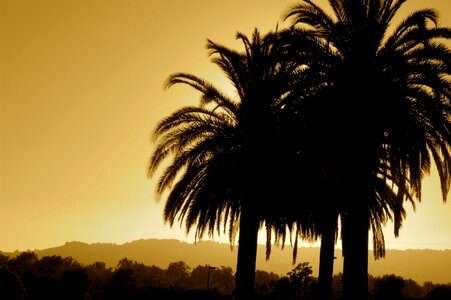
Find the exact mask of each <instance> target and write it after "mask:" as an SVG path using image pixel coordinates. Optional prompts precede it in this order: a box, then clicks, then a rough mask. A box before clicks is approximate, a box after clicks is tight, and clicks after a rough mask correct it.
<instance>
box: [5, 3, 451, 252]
mask: <svg viewBox="0 0 451 300" xmlns="http://www.w3.org/2000/svg"><path fill="white" fill-rule="evenodd" d="M410 2H412V3H413V2H414V3H415V4H410V3H409V6H406V7H408V8H409V9H415V8H420V7H433V8H437V9H438V11H439V12H440V15H441V21H442V24H441V25H442V26H451V21H450V19H451V15H450V13H449V11H450V9H451V4H449V3H448V2H449V1H442V0H441V1H440V0H436V1H426V0H422V1H416V0H414V1H410ZM318 3H319V4H320V5H323V4H324V3H325V1H318ZM293 4H295V2H294V1H287V0H283V1H280V0H277V1H275V0H263V1H262V0H246V1H238V0H233V1H204V0H194V1H183V0H171V1H162V0H161V1H147V0H146V1H145V0H133V1H131V0H108V1H107V0H99V1H88V0H67V1H59V0H39V1H38V0H31V1H25V0H18V1H2V2H1V3H0V122H1V126H0V160H1V168H0V179H1V180H0V204H1V210H0V228H2V235H1V236H0V250H2V251H14V250H16V249H18V250H26V249H42V248H46V247H53V246H57V245H60V244H63V243H65V242H66V241H74V240H78V241H83V242H88V243H94V242H112V243H124V242H128V241H132V240H136V239H142V238H177V239H181V240H185V241H189V242H193V241H194V238H193V236H192V235H186V234H185V231H184V229H183V228H182V229H180V228H179V227H178V224H176V225H175V226H174V228H170V227H169V226H168V225H166V224H164V223H163V221H162V207H163V203H162V202H157V201H155V195H154V191H153V188H154V181H151V180H149V179H148V178H147V176H146V168H147V164H148V160H149V157H150V154H151V151H152V142H151V140H150V134H151V131H152V129H153V128H154V127H155V125H156V124H157V122H158V121H160V120H161V119H162V118H163V117H164V116H167V115H168V114H170V113H171V112H173V111H174V110H175V109H177V108H179V107H181V106H184V105H187V104H190V103H192V104H195V103H196V100H197V98H196V97H197V95H196V94H194V93H192V92H191V91H190V90H189V89H186V88H182V87H180V88H179V87H178V88H173V89H171V90H169V91H165V90H163V83H164V81H165V80H166V78H167V77H168V76H169V75H170V74H171V73H174V72H189V73H193V74H196V75H198V76H200V77H203V78H206V79H209V80H211V81H212V82H214V83H216V84H217V85H219V86H223V87H224V88H225V89H226V90H228V88H227V85H226V84H222V83H221V82H224V79H223V78H222V77H221V73H220V72H219V70H217V68H216V67H215V66H214V65H213V64H211V63H210V62H209V58H208V57H207V51H206V49H205V43H206V40H207V39H212V40H213V41H215V42H218V43H221V44H224V45H227V46H229V47H235V46H237V47H238V46H239V43H238V42H237V41H236V40H235V34H236V32H237V31H241V32H243V33H246V34H249V33H251V32H252V30H253V29H254V28H255V27H257V28H258V29H260V31H261V32H265V31H268V30H274V29H275V28H276V26H277V24H279V26H280V27H282V26H283V24H284V23H283V21H282V20H281V19H280V17H281V16H282V14H283V12H285V11H286V9H287V8H288V7H289V6H291V5H293ZM389 227H390V226H388V228H387V231H386V238H387V248H396V249H404V248H434V249H445V248H451V235H450V234H449V230H450V229H451V202H448V203H447V204H443V203H442V201H441V196H440V189H439V185H438V183H437V179H436V175H434V174H433V176H431V177H430V178H427V179H426V180H425V188H424V193H423V202H422V203H421V204H419V205H418V207H417V212H415V213H413V212H410V213H409V214H408V216H407V221H406V222H405V225H404V227H403V228H402V229H401V234H400V235H401V236H400V238H398V239H394V237H393V235H392V234H391V231H390V230H391V229H390V228H389ZM216 240H218V241H223V242H227V241H228V239H227V237H221V238H218V237H216Z"/></svg>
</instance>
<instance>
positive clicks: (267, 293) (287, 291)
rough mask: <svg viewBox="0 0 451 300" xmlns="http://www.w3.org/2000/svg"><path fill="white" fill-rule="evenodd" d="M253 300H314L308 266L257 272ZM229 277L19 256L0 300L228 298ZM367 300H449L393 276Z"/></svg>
mask: <svg viewBox="0 0 451 300" xmlns="http://www.w3.org/2000/svg"><path fill="white" fill-rule="evenodd" d="M255 276H256V277H255V281H256V284H255V293H256V299H261V300H282V299H283V300H294V299H296V300H303V299H314V298H315V292H316V291H315V289H316V283H317V280H316V278H315V277H313V276H312V268H311V267H310V266H309V263H306V262H303V263H299V264H298V265H297V266H296V267H295V268H294V269H293V270H292V271H290V272H288V273H287V274H286V275H285V276H280V275H278V274H275V273H272V272H271V273H268V272H266V271H261V270H257V272H256V275H255ZM341 282H342V275H341V274H338V275H335V276H334V280H333V299H337V300H338V299H341ZM233 283H234V273H233V270H232V269H231V268H230V267H226V266H215V267H213V266H208V265H205V266H201V265H199V266H197V267H195V268H193V269H191V268H190V267H189V266H188V265H187V264H186V263H185V262H183V261H178V262H173V263H171V264H169V266H168V267H167V268H166V269H163V268H160V267H158V266H155V265H153V266H147V265H144V264H142V263H139V262H136V261H132V260H130V259H128V258H123V259H122V260H120V261H119V262H118V264H117V266H116V267H115V268H111V267H107V266H106V264H105V263H103V262H95V263H92V264H89V265H82V264H80V263H78V262H77V261H76V260H74V259H73V258H71V257H61V256H56V255H53V256H44V257H42V258H38V256H37V255H36V254H35V253H34V252H22V253H20V254H19V255H18V256H16V257H13V258H10V257H8V256H4V255H1V254H0V299H5V300H8V299H24V300H34V299H46V300H52V299H58V300H61V299H67V300H76V299H77V300H78V299H83V300H87V299H89V300H94V299H96V300H97V299H99V300H103V299H108V300H115V299H127V300H129V299H158V300H159V299H169V300H171V299H174V300H176V299H198V300H202V299H205V300H207V299H212V300H213V299H218V300H219V299H224V300H226V299H227V300H231V299H233V297H232V294H233V289H234V284H233ZM369 287H370V298H369V299H371V300H379V299H383V300H391V299H393V300H394V299H396V300H400V299H401V300H402V299H404V300H408V299H424V300H426V299H428V300H429V299H430V300H433V299H434V300H436V299H446V300H449V299H451V285H442V284H434V283H432V282H426V283H424V284H423V285H419V284H418V283H416V282H415V281H413V280H411V279H404V278H402V277H400V276H396V275H385V276H382V277H373V276H370V277H369Z"/></svg>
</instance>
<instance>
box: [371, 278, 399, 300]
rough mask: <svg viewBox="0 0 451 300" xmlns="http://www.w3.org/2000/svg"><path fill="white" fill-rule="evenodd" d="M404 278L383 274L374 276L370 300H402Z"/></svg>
mask: <svg viewBox="0 0 451 300" xmlns="http://www.w3.org/2000/svg"><path fill="white" fill-rule="evenodd" d="M403 288H404V279H403V278H402V277H400V276H396V275H394V274H392V275H385V276H382V277H381V278H376V280H375V282H374V289H373V291H372V295H371V296H372V297H371V299H372V300H403V299H405V297H404V296H403V294H402V289H403Z"/></svg>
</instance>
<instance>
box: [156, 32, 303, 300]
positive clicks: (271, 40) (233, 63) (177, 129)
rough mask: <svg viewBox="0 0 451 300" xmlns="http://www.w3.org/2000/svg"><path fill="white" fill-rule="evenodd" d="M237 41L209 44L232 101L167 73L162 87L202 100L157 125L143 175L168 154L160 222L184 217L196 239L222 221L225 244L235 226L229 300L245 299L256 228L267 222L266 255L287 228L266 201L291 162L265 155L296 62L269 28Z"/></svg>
mask: <svg viewBox="0 0 451 300" xmlns="http://www.w3.org/2000/svg"><path fill="white" fill-rule="evenodd" d="M237 39H239V40H241V41H242V42H243V46H244V52H237V51H234V50H231V49H228V48H227V47H224V46H222V45H219V44H216V43H214V42H212V41H208V43H207V49H208V50H209V51H210V56H211V57H212V62H213V63H215V64H216V65H218V66H219V67H220V68H221V70H222V71H223V72H224V73H225V75H226V76H227V78H228V79H229V80H230V82H231V83H232V85H233V87H234V88H235V91H236V94H237V95H236V97H237V99H233V98H230V96H229V95H226V94H224V93H222V92H221V91H219V90H218V89H217V88H215V87H214V86H213V85H212V84H211V83H209V82H207V81H205V80H203V79H201V78H198V77H196V76H194V75H192V74H187V73H176V74H174V75H172V76H170V77H169V79H168V81H167V83H166V87H170V86H172V85H174V84H178V83H183V84H187V85H189V86H191V87H192V88H194V89H196V90H197V91H199V92H200V94H201V95H200V104H199V106H198V107H184V108H181V109H180V110H178V111H176V112H174V113H173V114H172V115H170V116H169V117H166V118H165V119H163V120H162V121H161V122H160V123H159V124H158V125H157V127H156V129H155V130H154V136H155V138H156V140H155V142H156V144H157V145H156V149H155V151H154V153H153V155H152V157H151V161H150V166H149V176H152V175H154V173H155V171H156V170H157V168H158V167H159V166H160V165H161V163H162V162H163V161H164V160H165V159H167V158H170V159H171V163H170V164H169V166H167V167H166V169H165V170H164V172H163V174H162V175H161V176H160V179H159V182H158V186H157V191H158V193H160V194H162V193H163V192H164V191H165V190H166V189H169V190H170V191H169V195H168V197H167V200H166V203H165V208H164V219H165V220H166V221H168V222H169V224H170V225H171V226H172V225H173V223H174V221H175V220H179V221H182V222H183V221H184V222H185V226H186V229H187V231H189V230H190V229H191V228H192V227H193V226H196V239H197V238H201V237H202V236H203V235H204V233H205V232H206V231H207V232H208V234H209V235H213V233H214V232H215V231H217V232H218V233H221V231H220V228H221V226H223V227H224V231H225V230H226V228H227V226H228V234H229V238H230V242H231V244H233V242H234V239H235V234H236V231H237V227H239V230H238V233H239V241H238V244H239V246H238V254H237V256H238V258H237V272H236V283H235V297H236V299H251V298H253V295H252V294H253V287H254V280H255V268H256V267H255V262H256V253H257V252H256V251H257V236H258V230H259V229H260V228H261V227H262V226H263V224H264V223H266V228H267V233H268V249H267V253H268V255H269V248H270V246H271V233H272V232H273V231H274V232H275V234H276V239H279V238H284V237H285V235H286V233H285V229H286V226H287V225H288V226H290V223H288V222H287V219H286V218H284V215H283V214H278V213H277V214H276V213H275V212H276V210H277V208H275V207H274V206H273V205H272V204H271V201H272V200H273V196H274V195H276V190H280V189H279V188H278V186H277V185H274V181H276V180H277V177H278V176H279V177H280V176H284V175H285V177H286V176H287V168H288V166H289V164H288V163H289V162H288V161H287V165H283V166H282V167H285V169H283V168H281V166H280V165H279V164H278V163H279V161H277V162H276V161H275V160H273V159H271V157H273V156H276V155H277V154H279V153H280V151H279V152H278V147H280V146H279V145H278V143H277V142H276V141H277V140H278V137H279V136H278V135H277V130H276V128H277V126H276V122H277V115H276V113H275V111H276V110H275V106H276V105H277V104H278V103H279V102H280V100H281V99H282V98H284V97H286V96H287V93H289V92H290V87H291V86H292V85H294V80H295V79H296V76H294V75H295V72H294V69H295V68H296V64H295V63H293V62H292V61H289V60H287V59H286V57H285V58H284V55H285V51H284V47H283V45H282V44H279V43H278V42H279V39H278V38H277V35H275V34H273V33H268V34H266V35H264V36H261V35H260V33H259V32H258V30H255V31H254V33H253V35H252V37H251V38H250V39H249V38H248V37H247V36H245V35H244V34H241V33H238V34H237ZM279 140H280V139H279ZM281 171H282V172H283V173H282V174H281ZM278 180H279V181H280V178H279V179H278ZM281 183H282V182H281ZM281 207H282V208H283V207H284V206H281Z"/></svg>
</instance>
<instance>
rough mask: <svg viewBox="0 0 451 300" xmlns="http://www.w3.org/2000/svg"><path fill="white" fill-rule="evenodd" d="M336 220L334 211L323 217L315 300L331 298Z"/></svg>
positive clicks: (336, 214)
mask: <svg viewBox="0 0 451 300" xmlns="http://www.w3.org/2000/svg"><path fill="white" fill-rule="evenodd" d="M337 220H338V213H337V212H336V211H331V212H329V213H328V214H327V215H326V216H325V223H324V225H323V228H322V232H321V248H320V255H319V274H318V288H317V294H316V299H317V300H330V299H331V298H332V279H333V273H334V259H335V256H334V252H335V232H336V229H337Z"/></svg>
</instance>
